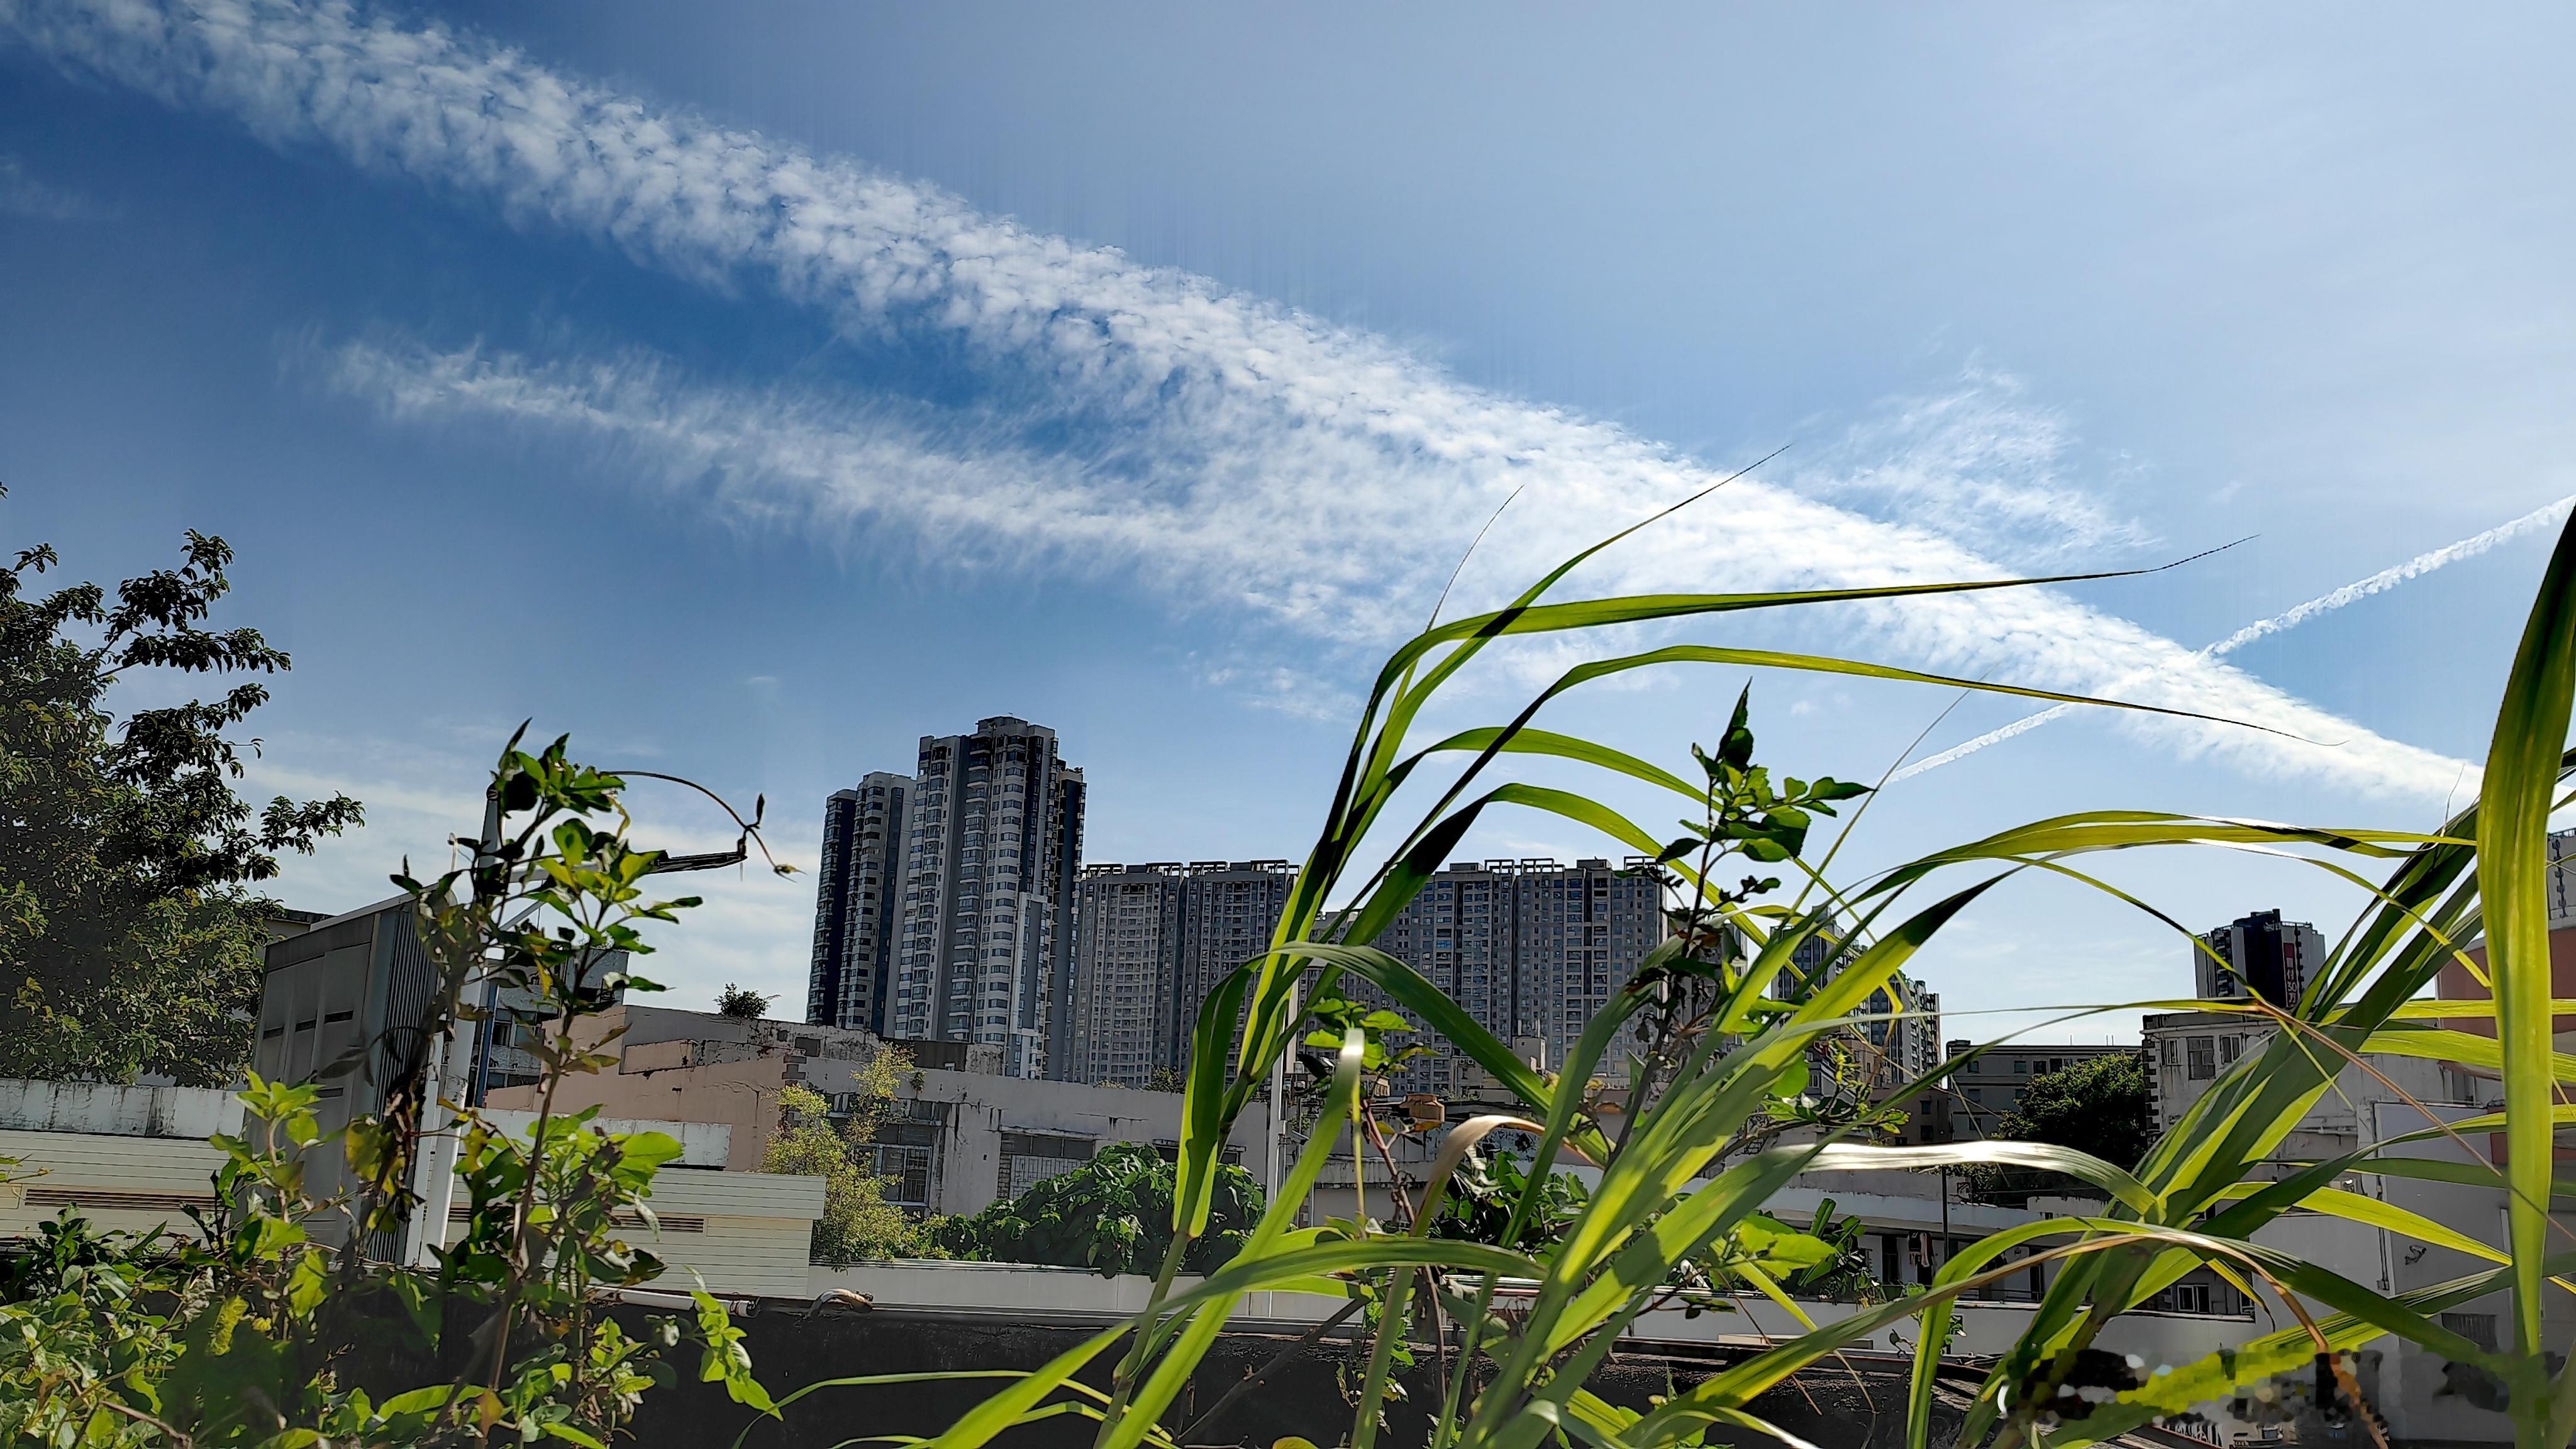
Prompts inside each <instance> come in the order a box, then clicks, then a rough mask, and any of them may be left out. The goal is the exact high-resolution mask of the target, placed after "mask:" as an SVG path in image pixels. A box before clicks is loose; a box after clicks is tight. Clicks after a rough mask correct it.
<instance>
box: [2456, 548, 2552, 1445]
mask: <svg viewBox="0 0 2576 1449" xmlns="http://www.w3.org/2000/svg"><path fill="white" fill-rule="evenodd" d="M2571 705H2576V521H2571V523H2570V524H2569V526H2568V528H2567V529H2566V530H2565V531H2563V532H2561V534H2560V535H2559V539H2558V548H2557V550H2556V552H2555V553H2553V554H2552V555H2551V557H2550V560H2549V569H2548V572H2547V573H2546V574H2545V575H2543V577H2542V579H2541V584H2540V592H2539V596H2538V597H2537V598H2535V599H2534V600H2533V601H2532V606H2531V616H2530V618H2529V620H2528V621H2527V622H2526V623H2525V625H2524V627H2523V634H2522V644H2521V647H2520V648H2519V649H2518V650H2517V651H2516V652H2515V655H2514V662H2513V673H2512V675H2511V677H2510V678H2509V679H2508V680H2507V681H2506V684H2505V692H2504V703H2503V704H2502V705H2501V706H2500V707H2499V708H2498V709H2497V711H2496V725H2495V736H2494V739H2493V741H2492V742H2491V743H2490V744H2489V745H2488V747H2487V763H2486V778H2485V780H2484V781H2483V782H2482V783H2481V785H2480V787H2479V790H2478V804H2479V809H2480V813H2481V814H2482V816H2483V817H2484V818H2483V819H2482V820H2481V822H2480V825H2479V832H2478V840H2479V849H2478V894H2479V897H2480V899H2481V901H2482V902H2483V903H2484V907H2485V914H2486V922H2487V969H2488V971H2489V973H2490V974H2491V975H2492V976H2493V978H2494V985H2495V1000H2496V1035H2497V1036H2498V1038H2499V1039H2500V1040H2501V1045H2502V1059H2503V1067H2502V1070H2503V1075H2504V1099H2505V1110H2506V1114H2507V1121H2506V1124H2505V1145H2506V1148H2507V1152H2508V1157H2509V1161H2508V1163H2507V1166H2506V1169H2505V1171H2506V1175H2507V1177H2508V1178H2509V1179H2510V1180H2511V1182H2512V1185H2513V1194H2512V1196H2511V1197H2510V1198H2508V1200H2507V1204H2506V1217H2505V1231H2506V1238H2507V1241H2508V1244H2509V1246H2510V1248H2511V1250H2512V1253H2513V1258H2514V1298H2513V1322H2514V1342H2515V1346H2516V1347H2517V1348H2518V1349H2519V1350H2520V1353H2521V1355H2522V1360H2523V1361H2522V1362H2521V1363H2520V1364H2518V1365H2517V1368H2516V1372H2515V1374H2514V1375H2513V1377H2512V1379H2511V1383H2512V1385H2513V1404H2514V1414H2513V1417H2514V1423H2515V1435H2516V1438H2517V1440H2518V1441H2519V1442H2520V1443H2521V1444H2522V1445H2523V1449H2555V1446H2554V1445H2550V1444H2549V1441H2548V1437H2547V1436H2548V1434H2549V1429H2550V1422H2551V1413H2550V1407H2551V1406H2550V1404H2549V1394H2548V1391H2547V1384H2546V1374H2545V1370H2544V1369H2543V1368H2542V1366H2541V1363H2542V1361H2541V1357H2540V1355H2541V1352H2542V1347H2543V1345H2542V1342H2541V1308H2542V1304H2541V1291H2542V1287H2543V1276H2544V1275H2543V1273H2542V1269H2541V1259H2542V1256H2543V1254H2544V1253H2545V1252H2546V1251H2547V1247H2548V1235H2549V1213H2548V1203H2549V1189H2550V1174H2551V1163H2552V1161H2553V1159H2554V1156H2555V1143H2554V1141H2553V1138H2552V1133H2551V1131H2550V1124H2549V1116H2548V1114H2549V1109H2550V1107H2551V1105H2552V1104H2553V1103H2554V1101H2555V1099H2556V1094H2555V1093H2554V1092H2553V1091H2552V1090H2551V1088H2552V1085H2553V1080H2554V1077H2555V1074H2554V1073H2553V1071H2552V1059H2553V1057H2554V1056H2555V1053H2554V1052H2553V1051H2552V1046H2553V1041H2552V1036H2551V1030H2550V1027H2551V1022H2550V1000H2551V997H2552V994H2553V993H2552V992H2551V990H2550V971H2549V907H2548V885H2547V872H2548V868H2549V853H2548V843H2549V842H2548V836H2549V811H2550V805H2551V802H2552V799H2553V797H2554V796H2555V794H2556V790H2557V784H2558V761H2559V759H2560V757H2561V756H2562V755H2563V754H2564V753H2565V751H2566V749H2567V721H2568V714H2569V711H2570V708H2571ZM2563 1437H2564V1436H2563V1435H2562V1436H2561V1438H2562V1440H2563Z"/></svg>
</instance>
